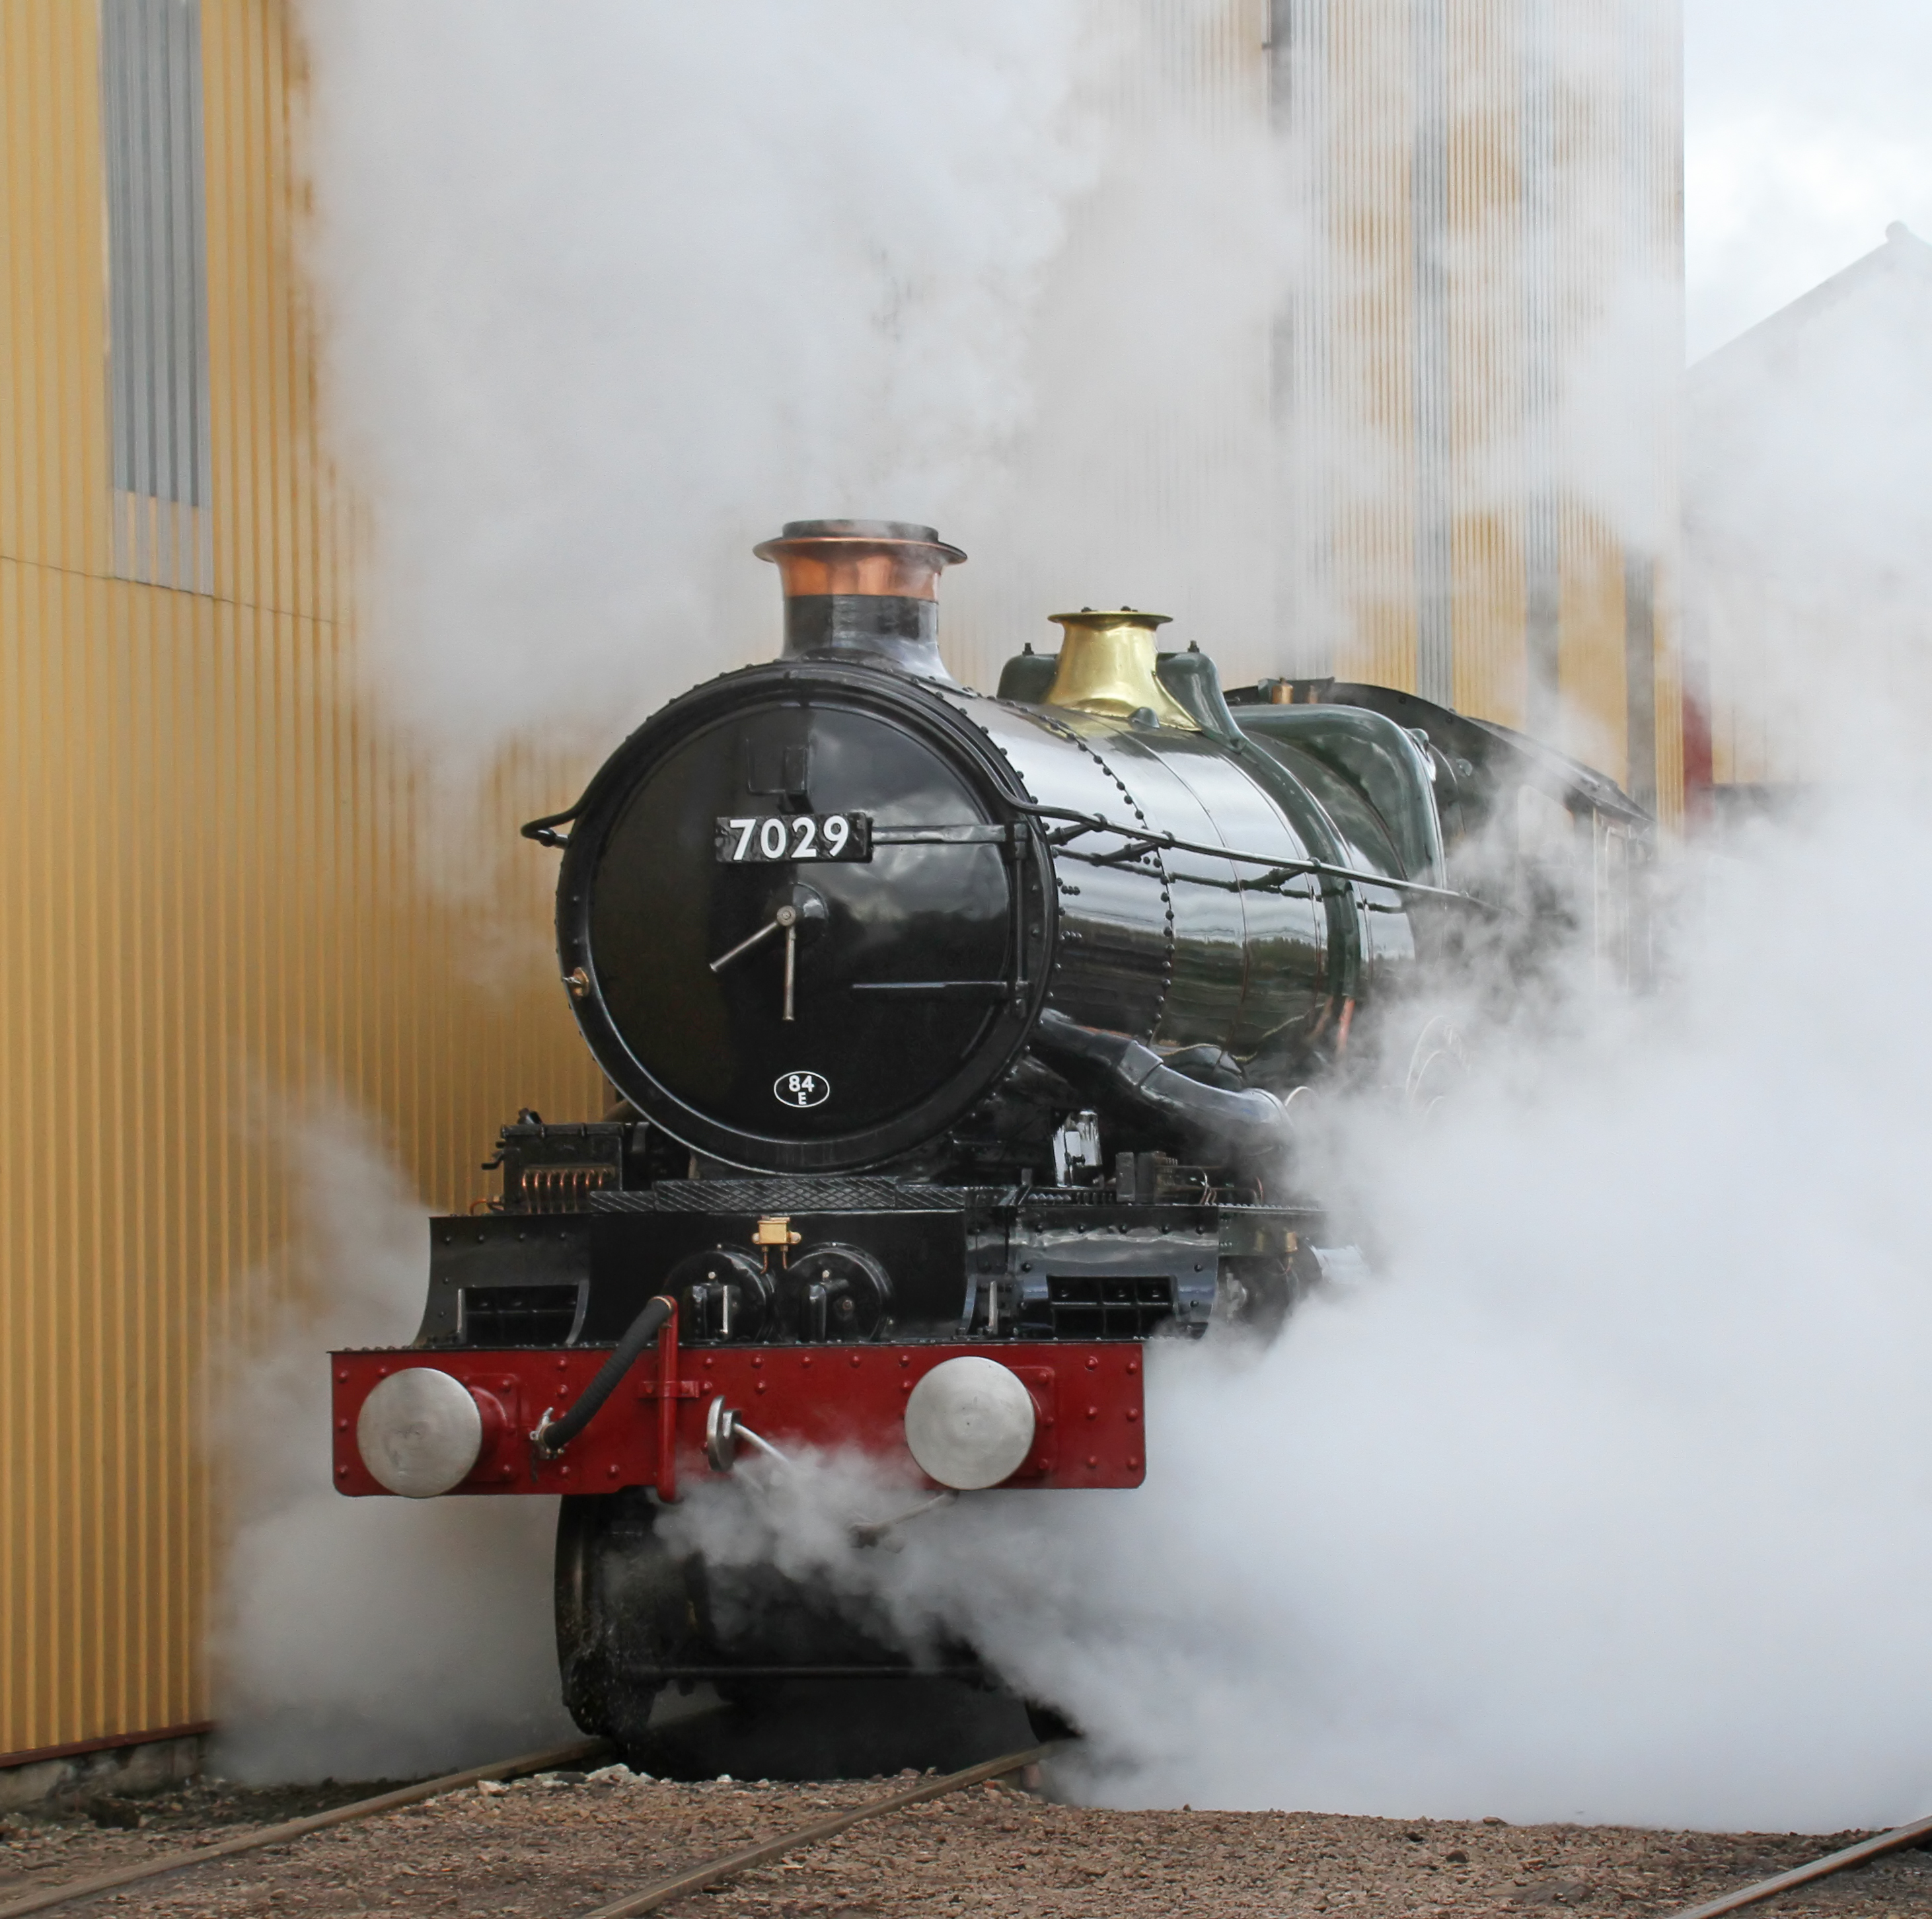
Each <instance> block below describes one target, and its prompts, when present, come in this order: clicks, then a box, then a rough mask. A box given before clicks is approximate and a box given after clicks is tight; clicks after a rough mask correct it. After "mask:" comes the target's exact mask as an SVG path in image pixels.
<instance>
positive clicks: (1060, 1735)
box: [1022, 1699, 1080, 1746]
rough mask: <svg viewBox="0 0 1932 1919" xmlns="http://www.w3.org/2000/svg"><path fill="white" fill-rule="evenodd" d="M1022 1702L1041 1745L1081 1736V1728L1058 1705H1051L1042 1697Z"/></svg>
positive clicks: (1029, 1722)
mask: <svg viewBox="0 0 1932 1919" xmlns="http://www.w3.org/2000/svg"><path fill="white" fill-rule="evenodd" d="M1022 1704H1024V1705H1025V1707H1026V1716H1027V1724H1028V1725H1029V1726H1031V1728H1033V1736H1034V1738H1035V1739H1037V1740H1039V1742H1040V1744H1041V1745H1043V1746H1051V1745H1053V1744H1055V1743H1057V1742H1058V1741H1059V1740H1067V1739H1078V1738H1079V1737H1080V1728H1079V1727H1078V1726H1077V1725H1075V1724H1074V1723H1073V1721H1072V1720H1071V1719H1069V1718H1068V1717H1067V1715H1066V1714H1065V1713H1063V1712H1062V1711H1061V1710H1060V1708H1059V1707H1058V1706H1049V1705H1048V1704H1046V1701H1044V1700H1040V1699H1028V1700H1025V1701H1022Z"/></svg>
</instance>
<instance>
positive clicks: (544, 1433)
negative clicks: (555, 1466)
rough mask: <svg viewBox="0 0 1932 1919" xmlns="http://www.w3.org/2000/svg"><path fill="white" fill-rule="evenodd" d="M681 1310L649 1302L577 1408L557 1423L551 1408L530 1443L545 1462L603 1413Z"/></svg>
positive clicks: (662, 1302) (660, 1296)
mask: <svg viewBox="0 0 1932 1919" xmlns="http://www.w3.org/2000/svg"><path fill="white" fill-rule="evenodd" d="M676 1311H677V1308H676V1305H673V1302H671V1301H670V1300H669V1299H666V1298H665V1297H664V1295H663V1294H662V1293H659V1294H658V1296H657V1297H656V1298H655V1299H652V1300H650V1301H649V1302H647V1303H646V1305H645V1307H644V1310H643V1311H642V1312H641V1313H640V1314H638V1315H637V1317H636V1318H635V1319H634V1320H632V1321H631V1323H630V1325H629V1326H628V1329H626V1330H625V1334H624V1336H623V1338H622V1339H620V1340H619V1341H618V1342H617V1344H616V1346H614V1347H613V1348H612V1349H611V1352H610V1358H609V1359H606V1360H605V1361H604V1363H603V1365H601V1366H600V1367H598V1369H597V1377H595V1379H593V1380H592V1381H591V1382H590V1383H589V1385H588V1386H586V1387H585V1388H584V1389H583V1394H582V1395H581V1396H580V1398H578V1400H577V1404H575V1405H574V1406H573V1407H571V1409H570V1410H569V1411H568V1413H565V1414H564V1416H563V1417H562V1419H552V1418H551V1417H550V1413H549V1410H548V1409H547V1408H546V1409H545V1410H544V1416H543V1417H542V1418H541V1419H539V1420H538V1422H537V1428H536V1431H535V1432H533V1433H532V1434H531V1435H530V1439H531V1441H532V1443H533V1444H534V1445H535V1447H536V1449H537V1451H538V1453H539V1454H540V1455H541V1456H542V1457H543V1458H545V1459H553V1458H556V1455H558V1454H559V1452H562V1450H563V1449H564V1448H565V1446H568V1444H569V1443H571V1440H574V1438H576V1437H577V1434H580V1432H582V1431H583V1429H584V1428H585V1427H586V1426H587V1425H589V1423H590V1422H591V1421H592V1419H595V1418H596V1416H597V1415H598V1413H599V1412H600V1411H601V1410H602V1409H603V1405H604V1401H606V1400H607V1399H608V1398H610V1395H611V1394H613V1392H616V1390H617V1386H618V1383H619V1381H620V1380H622V1378H623V1377H624V1375H625V1374H626V1373H628V1371H630V1370H631V1368H632V1367H633V1366H634V1365H636V1364H637V1360H638V1358H639V1356H640V1355H641V1354H642V1353H643V1352H644V1350H646V1348H647V1347H649V1345H650V1344H651V1342H652V1341H653V1340H655V1338H657V1336H658V1333H659V1332H660V1331H661V1330H662V1329H663V1328H664V1326H666V1325H667V1323H669V1322H670V1318H671V1316H672V1315H673V1314H674V1313H676Z"/></svg>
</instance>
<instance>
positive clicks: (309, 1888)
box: [0, 1770, 1932, 1919]
mask: <svg viewBox="0 0 1932 1919" xmlns="http://www.w3.org/2000/svg"><path fill="white" fill-rule="evenodd" d="M912 1777H913V1775H910V1774H907V1775H902V1776H901V1778H900V1779H894V1780H891V1781H883V1780H842V1781H840V1782H837V1783H835V1784H828V1785H795V1784H784V1785H778V1784H762V1783H760V1784H745V1783H740V1782H735V1781H718V1782H707V1783H703V1784H697V1785H688V1784H673V1783H670V1782H662V1781H657V1780H643V1779H637V1778H635V1777H634V1776H625V1775H624V1774H623V1773H622V1771H621V1770H619V1771H618V1772H616V1773H605V1774H604V1775H603V1776H593V1777H591V1778H586V1777H584V1776H581V1775H564V1776H557V1777H546V1778H541V1779H531V1780H524V1781H520V1782H517V1783H515V1784H514V1785H510V1786H508V1787H506V1788H481V1789H478V1788H467V1789H466V1790H464V1791H460V1792H458V1793H453V1794H449V1795H448V1796H447V1797H444V1798H442V1799H439V1800H432V1801H431V1802H429V1803H428V1804H425V1805H423V1806H413V1807H410V1808H408V1809H404V1810H403V1811H401V1812H392V1813H390V1814H388V1815H385V1816H383V1817H382V1818H377V1819H374V1820H371V1821H365V1822H360V1823H357V1824H350V1825H346V1826H340V1827H333V1828H332V1829H330V1830H326V1831H324V1832H322V1833H316V1834H314V1835H312V1836H310V1837H308V1838H306V1839H302V1840H299V1841H298V1842H295V1843H294V1844H293V1845H285V1846H280V1847H277V1848H272V1849H270V1850H266V1851H261V1852H257V1853H250V1854H243V1855H242V1856H241V1857H237V1858H233V1859H228V1860H211V1861H210V1862H209V1863H208V1865H206V1866H202V1867H198V1868H196V1869H193V1870H190V1871H189V1872H185V1873H182V1874H180V1875H176V1876H175V1877H172V1878H167V1879H164V1880H160V1881H156V1882H155V1883H154V1884H151V1885H147V1886H138V1885H137V1886H133V1887H127V1888H124V1889H123V1890H121V1891H120V1892H118V1893H107V1894H104V1895H101V1896H100V1897H99V1898H98V1899H95V1900H93V1901H90V1902H88V1903H87V1904H86V1905H75V1906H71V1907H68V1908H62V1910H65V1911H72V1912H75V1913H83V1912H98V1911H103V1910H107V1911H113V1912H114V1913H115V1914H148V1913H151V1914H157V1915H159V1914H170V1915H189V1914H193V1915H200V1914H207V1915H209V1919H217V1915H218V1916H219V1919H244V1916H245V1915H248V1919H254V1916H255V1915H271V1914H275V1915H307V1914H314V1915H317V1919H323V1915H329V1916H330V1919H334V1915H338V1914H342V1915H347V1914H356V1915H365V1914H395V1915H398V1919H400V1915H403V1914H429V1913H437V1912H458V1911H460V1912H462V1913H464V1914H505V1915H509V1914H531V1915H536V1914H543V1915H546V1916H548V1915H555V1919H568V1915H570V1914H582V1913H584V1912H586V1911H589V1910H591V1909H592V1908H595V1906H597V1905H601V1904H603V1903H604V1902H607V1901H610V1900H613V1899H616V1898H618V1897H619V1896H622V1894H623V1893H626V1892H628V1891H632V1890H636V1889H637V1887H640V1886H643V1885H644V1884H647V1883H648V1882H649V1881H652V1880H653V1879H655V1878H660V1877H662V1876H664V1875H667V1874H669V1873H670V1872H674V1871H676V1870H678V1869H681V1868H683V1867H685V1866H688V1865H691V1864H692V1863H696V1862H697V1861H700V1860H703V1859H705V1858H706V1857H709V1856H711V1855H712V1854H716V1853H721V1852H724V1851H729V1850H730V1849H731V1848H733V1847H735V1846H739V1845H745V1844H747V1843H748V1842H751V1840H753V1839H760V1838H763V1837H764V1836H767V1835H769V1834H770V1833H774V1832H778V1831H781V1830H784V1829H785V1828H787V1827H793V1826H799V1825H804V1824H808V1823H810V1822H811V1821H813V1820H814V1819H820V1818H824V1817H825V1816H826V1815H827V1814H828V1813H829V1812H833V1811H835V1810H836V1809H839V1808H841V1807H844V1806H852V1805H856V1804H859V1803H863V1802H864V1801H865V1800H868V1799H871V1798H876V1797H880V1796H881V1794H883V1792H884V1791H889V1790H890V1789H892V1788H893V1787H895V1786H896V1785H899V1784H901V1783H903V1782H908V1781H909V1780H910V1779H911V1778H912ZM1050 1784H1051V1774H1050V1772H1049V1785H1050ZM379 1789H380V1787H379V1786H374V1785H360V1786H347V1785H344V1786H331V1787H329V1788H326V1790H320V1791H318V1790H317V1789H314V1788H309V1789H302V1790H298V1789H293V1788H290V1789H285V1790H281V1791H275V1792H272V1793H264V1792H244V1791H218V1790H215V1791H211V1790H204V1789H196V1790H191V1791H187V1792H181V1793H175V1794H169V1795H166V1797H161V1798H156V1799H150V1800H141V1801H125V1802H115V1803H114V1804H113V1805H99V1804H97V1805H95V1806H93V1807H92V1808H87V1807H70V1808H66V1809H62V1810H61V1811H59V1812H56V1813H51V1814H45V1815H41V1814H35V1815H13V1816H11V1817H10V1818H9V1819H8V1821H7V1824H6V1831H5V1838H4V1839H0V1905H5V1903H7V1901H8V1900H9V1899H12V1898H17V1897H19V1896H21V1895H22V1894H23V1893H26V1892H27V1891H28V1890H30V1889H31V1888H32V1887H35V1886H38V1885H42V1884H50V1883H52V1882H54V1881H60V1880H65V1879H69V1878H80V1877H82V1876H84V1875H86V1874H88V1873H89V1872H101V1871H104V1870H106V1869H109V1868H110V1867H112V1866H118V1865H121V1864H123V1863H129V1862H131V1861H133V1860H136V1859H138V1858H140V1857H143V1856H147V1855H150V1854H153V1855H158V1854H162V1853H167V1852H175V1851H181V1850H184V1849H190V1848H192V1847H193V1845H195V1844H196V1843H197V1842H202V1843H205V1842H208V1841H209V1840H212V1839H217V1838H220V1837H223V1836H226V1835H228V1834H229V1833H233V1832H234V1831H235V1830H236V1829H237V1826H238V1824H260V1825H268V1824H272V1823H274V1822H275V1821H278V1820H280V1819H284V1818H292V1817H295V1816H297V1815H299V1814H301V1813H303V1812H310V1811H314V1810H317V1809H320V1807H322V1806H325V1805H331V1804H339V1803H342V1801H343V1800H346V1799H348V1798H353V1797H362V1796H364V1795H365V1794H368V1793H369V1792H371V1791H375V1790H379ZM130 1806H131V1807H133V1808H134V1809H135V1810H136V1812H137V1814H138V1816H139V1818H140V1819H141V1821H142V1823H141V1824H139V1826H138V1827H133V1826H130V1825H129V1824H127V1823H125V1821H126V1820H127V1818H128V1817H129V1814H128V1812H127V1811H126V1810H124V1808H125V1807H130ZM103 1819H105V1820H106V1821H107V1823H100V1821H102V1820H103ZM1858 1836H1860V1835H1858V1834H1855V1833H1844V1834H1838V1835H1835V1836H1826V1837H1822V1838H1821V1837H1819V1836H1812V1835H1800V1834H1789V1833H1775V1834H1766V1833H1745V1834H1735V1833H1733V1834H1726V1833H1680V1832H1653V1831H1641V1830H1634V1829H1630V1828H1625V1827H1592V1826H1508V1825H1505V1824H1502V1823H1501V1822H1500V1821H1480V1822H1465V1821H1446V1820H1410V1821H1403V1820H1397V1819H1376V1818H1347V1817H1343V1816H1340V1815H1331V1814H1322V1813H1311V1812H1193V1811H1188V1810H1183V1811H1179V1812H1109V1811H1101V1810H1097V1809H1092V1808H1089V1807H1085V1806H1063V1805H1058V1804H1054V1803H1049V1802H1048V1801H1047V1800H1044V1799H1043V1798H1041V1797H1039V1796H1037V1795H1036V1794H1031V1793H1027V1792H1023V1791H1019V1790H1018V1789H1017V1788H1014V1787H1012V1786H1008V1785H993V1786H981V1787H976V1788H971V1789H969V1790H968V1791H964V1792H960V1793H956V1794H952V1795H950V1796H949V1797H946V1798H944V1799H940V1800H933V1801H931V1802H929V1803H926V1804H924V1805H920V1806H913V1807H911V1808H909V1809H907V1810H905V1811H904V1812H896V1813H893V1814H891V1815H888V1816H887V1817H885V1818H880V1819H878V1820H876V1821H866V1822H865V1823H864V1824H859V1825H857V1826H855V1827H852V1828H851V1829H850V1830H848V1831H847V1832H845V1833H841V1834H840V1835H839V1836H837V1837H835V1838H834V1839H830V1840H828V1841H825V1842H821V1843H820V1844H818V1845H814V1846H811V1847H810V1848H806V1849H805V1850H803V1851H799V1852H798V1853H796V1854H791V1855H789V1856H788V1857H786V1858H784V1859H783V1860H779V1861H777V1862H775V1863H772V1864H771V1865H769V1866H763V1867H760V1868H759V1869H757V1870H755V1871H754V1872H748V1873H746V1874H744V1875H742V1876H741V1877H739V1878H736V1879H735V1880H733V1881H730V1882H728V1883H727V1884H724V1885H723V1886H721V1887H715V1888H712V1889H711V1890H707V1891H706V1892H703V1893H695V1894H693V1895H691V1896H688V1897H687V1898H685V1899H681V1900H680V1901H679V1902H678V1903H677V1904H676V1905H675V1906H673V1907H671V1908H667V1910H669V1911H673V1912H675V1913H676V1914H681V1915H685V1919H694V1915H699V1914H702V1915H705V1919H899V1915H901V1914H955V1913H966V1912H996V1913H1001V1914H1029V1915H1031V1914H1041V1915H1048V1914H1051V1915H1055V1919H1061V1915H1066V1916H1067V1919H1073V1915H1079V1919H1088V1915H1091V1916H1092V1919H1115V1915H1122V1914H1124V1915H1129V1919H1139V1915H1146V1919H1154V1916H1155V1915H1161V1916H1162V1919H1166V1915H1169V1914H1179V1913H1186V1914H1190V1915H1193V1914H1244V1915H1245V1914H1269V1915H1290V1914H1296V1915H1298V1914H1317V1913H1330V1912H1333V1913H1340V1912H1343V1911H1355V1910H1359V1911H1364V1912H1372V1913H1378V1914H1380V1913H1391V1914H1398V1913H1399V1914H1438V1913H1440V1914H1459V1915H1460V1914H1505V1913H1511V1914H1523V1913H1525V1912H1526V1911H1544V1912H1555V1911H1560V1910H1562V1909H1565V1908H1589V1909H1592V1910H1593V1911H1598V1912H1601V1913H1605V1914H1608V1913H1612V1912H1618V1913H1628V1914H1666V1913H1669V1912H1672V1911H1676V1910H1677V1909H1678V1908H1681V1907H1683V1906H1686V1905H1692V1904H1694V1903H1696V1902H1698V1901H1700V1900H1702V1899H1709V1898H1712V1897H1714V1896H1716V1895H1717V1894H1718V1893H1721V1892H1724V1891H1726V1890H1730V1888H1731V1887H1735V1886H1739V1885H1742V1884H1745V1883H1747V1882H1748V1881H1751V1880H1754V1879H1758V1878H1765V1877H1767V1876H1769V1875H1770V1874H1772V1873H1773V1872H1781V1871H1783V1870H1784V1869H1786V1868H1787V1867H1789V1866H1794V1865H1796V1864H1799V1863H1802V1861H1803V1860H1807V1859H1811V1858H1814V1857H1817V1856H1818V1855H1819V1854H1820V1853H1823V1852H1826V1851H1831V1850H1832V1849H1833V1848H1835V1847H1836V1846H1838V1845H1843V1844H1847V1843H1849V1842H1850V1841H1851V1840H1852V1839H1854V1838H1856V1837H1858ZM1763 1910H1764V1911H1765V1912H1766V1914H1768V1915H1769V1914H1776V1915H1780V1919H1800V1915H1804V1914H1832V1915H1835V1919H1866V1915H1873V1919H1876V1915H1878V1914H1921V1913H1922V1914H1926V1915H1927V1919H1932V1853H1928V1852H1926V1851H1906V1852H1901V1853H1897V1854H1891V1855H1890V1856H1888V1857H1885V1858H1882V1859H1880V1860H1877V1861H1876V1862H1874V1863H1872V1864H1871V1865H1869V1866H1864V1867H1862V1868H1861V1869H1857V1870H1855V1871H1852V1872H1846V1873H1843V1874H1841V1875H1838V1876H1837V1877H1835V1878H1829V1879H1826V1880H1823V1881H1819V1882H1818V1883H1817V1884H1814V1885H1811V1886H1807V1887H1802V1888H1800V1889H1799V1890H1797V1891H1796V1892H1792V1893H1785V1894H1784V1895H1783V1896H1781V1898H1779V1899H1777V1900H1776V1901H1775V1902H1773V1903H1772V1904H1771V1905H1768V1906H1766V1907H1765V1908H1763Z"/></svg>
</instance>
